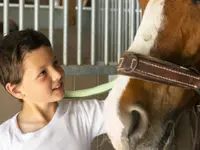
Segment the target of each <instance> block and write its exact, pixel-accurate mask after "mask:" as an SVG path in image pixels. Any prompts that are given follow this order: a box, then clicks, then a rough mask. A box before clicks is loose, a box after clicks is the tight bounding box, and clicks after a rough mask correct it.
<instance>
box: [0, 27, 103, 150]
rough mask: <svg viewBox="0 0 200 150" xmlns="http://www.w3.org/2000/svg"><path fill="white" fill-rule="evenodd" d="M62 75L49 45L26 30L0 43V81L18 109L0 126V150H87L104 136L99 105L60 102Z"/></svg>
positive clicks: (62, 94)
mask: <svg viewBox="0 0 200 150" xmlns="http://www.w3.org/2000/svg"><path fill="white" fill-rule="evenodd" d="M63 80H64V71H63V69H62V67H61V66H60V65H59V63H58V61H57V59H56V57H55V55H54V53H53V50H52V48H51V44H50V42H49V40H48V39H47V38H46V37H45V36H44V35H43V34H42V33H40V32H37V31H34V30H31V29H26V30H22V31H16V32H12V33H10V34H8V35H6V36H5V37H4V38H3V40H2V41H1V44H0V81H1V84H2V85H3V86H4V87H5V89H6V90H7V91H8V92H9V93H10V94H11V95H13V96H14V97H16V98H17V99H19V100H20V101H21V102H22V110H21V111H20V112H19V113H17V114H16V115H15V116H14V117H12V118H11V119H9V120H8V121H6V122H4V123H3V124H2V125H0V150H89V149H90V148H91V142H92V140H93V138H94V137H95V136H98V135H100V134H102V133H103V132H104V131H103V116H102V114H103V113H102V109H103V103H102V102H100V101H97V100H90V101H71V100H62V101H60V100H61V99H62V98H63V97H64V85H63Z"/></svg>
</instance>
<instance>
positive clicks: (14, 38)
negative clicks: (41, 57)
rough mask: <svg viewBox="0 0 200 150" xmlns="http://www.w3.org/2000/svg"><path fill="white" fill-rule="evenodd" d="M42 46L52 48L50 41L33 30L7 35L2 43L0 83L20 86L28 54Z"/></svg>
mask: <svg viewBox="0 0 200 150" xmlns="http://www.w3.org/2000/svg"><path fill="white" fill-rule="evenodd" d="M41 46H48V47H51V43H50V41H49V39H48V38H47V37H46V36H45V35H44V34H42V33H41V32H38V31H34V30H32V29H25V30H21V31H15V32H12V33H9V34H8V35H6V36H5V37H4V38H3V39H2V41H1V43H0V82H1V84H2V85H3V86H4V87H5V85H6V84H7V83H11V84H18V83H20V82H21V80H22V77H23V68H22V62H23V58H24V56H25V54H26V53H29V52H32V51H34V50H35V49H37V48H39V47H41Z"/></svg>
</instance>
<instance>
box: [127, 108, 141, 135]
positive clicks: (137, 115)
mask: <svg viewBox="0 0 200 150" xmlns="http://www.w3.org/2000/svg"><path fill="white" fill-rule="evenodd" d="M131 117H132V122H131V126H130V128H129V131H128V137H130V136H131V135H132V134H133V133H134V132H135V130H136V129H137V128H138V126H139V123H140V119H141V116H140V113H139V112H138V111H136V110H133V111H132V112H131Z"/></svg>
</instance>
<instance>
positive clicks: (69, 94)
mask: <svg viewBox="0 0 200 150" xmlns="http://www.w3.org/2000/svg"><path fill="white" fill-rule="evenodd" d="M114 83H115V80H113V81H111V82H108V83H105V84H101V85H99V86H96V87H93V88H88V89H83V90H77V91H65V97H64V98H81V97H87V96H92V95H97V94H100V93H103V92H106V91H108V90H110V89H111V88H112V87H113V85H114Z"/></svg>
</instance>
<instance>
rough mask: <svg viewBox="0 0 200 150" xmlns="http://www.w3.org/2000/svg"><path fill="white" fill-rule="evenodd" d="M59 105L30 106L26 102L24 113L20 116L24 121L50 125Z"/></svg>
mask: <svg viewBox="0 0 200 150" xmlns="http://www.w3.org/2000/svg"><path fill="white" fill-rule="evenodd" d="M57 105H58V103H57V102H52V103H46V104H30V103H26V102H24V104H23V108H22V111H21V112H20V114H19V115H20V118H21V119H23V120H24V119H26V120H27V119H28V120H30V121H36V122H37V121H41V122H46V123H49V121H50V120H51V119H52V118H53V116H54V114H55V112H56V109H57Z"/></svg>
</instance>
